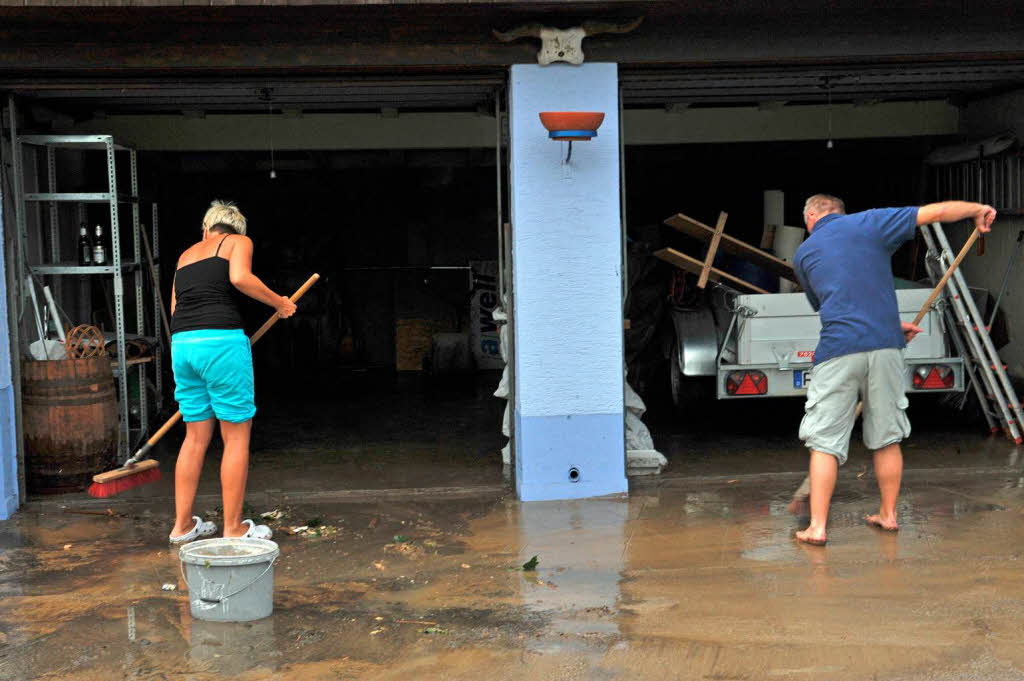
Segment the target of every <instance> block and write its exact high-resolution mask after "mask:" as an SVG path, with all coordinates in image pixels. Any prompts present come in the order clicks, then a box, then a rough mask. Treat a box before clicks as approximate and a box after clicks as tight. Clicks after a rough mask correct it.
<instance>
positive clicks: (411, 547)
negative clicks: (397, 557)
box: [384, 540, 425, 558]
mask: <svg viewBox="0 0 1024 681" xmlns="http://www.w3.org/2000/svg"><path fill="white" fill-rule="evenodd" d="M384 550H385V551H386V552H388V553H398V554H401V555H403V556H405V557H407V558H422V557H423V556H424V555H425V551H424V550H423V547H422V546H418V545H416V544H413V543H411V542H409V541H408V540H406V541H405V542H402V543H397V544H385V545H384Z"/></svg>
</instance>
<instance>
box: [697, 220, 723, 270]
mask: <svg viewBox="0 0 1024 681" xmlns="http://www.w3.org/2000/svg"><path fill="white" fill-rule="evenodd" d="M728 218H729V214H728V213H719V214H718V222H717V223H716V224H715V235H714V236H712V237H711V245H709V246H708V255H707V257H706V258H704V268H703V269H702V270H701V271H700V278H698V279H697V288H704V287H705V286H707V285H708V274H710V273H711V266H712V265H714V264H715V256H716V255H717V254H718V244H720V243H721V241H722V232H724V231H725V221H726V220H727V219H728Z"/></svg>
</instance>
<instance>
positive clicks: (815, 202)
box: [804, 194, 846, 215]
mask: <svg viewBox="0 0 1024 681" xmlns="http://www.w3.org/2000/svg"><path fill="white" fill-rule="evenodd" d="M808 208H813V209H814V210H816V211H818V212H819V213H825V214H828V213H839V214H840V215H846V204H845V203H843V200H842V199H841V198H839V197H838V196H832V195H831V194H815V195H814V196H812V197H811V198H809V199H807V202H806V203H805V204H804V212H807V209H808Z"/></svg>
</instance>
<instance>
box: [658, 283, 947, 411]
mask: <svg viewBox="0 0 1024 681" xmlns="http://www.w3.org/2000/svg"><path fill="white" fill-rule="evenodd" d="M929 293H931V290H930V289H926V288H922V289H898V290H897V291H896V300H897V303H898V305H899V309H900V318H901V319H902V320H903V321H907V322H910V321H913V319H914V317H915V316H916V314H917V312H918V311H919V310H920V309H921V307H922V306H923V305H924V303H925V301H926V300H927V298H928V295H929ZM705 300H706V304H705V305H703V306H699V307H696V308H690V309H679V308H677V309H675V310H673V311H672V320H673V324H674V327H675V334H676V338H675V343H674V347H673V352H672V354H671V356H670V370H671V372H672V384H673V385H672V388H673V397H674V399H676V403H677V404H680V403H681V402H683V401H685V400H686V399H687V398H688V397H690V396H692V395H693V393H694V391H692V390H689V389H687V386H686V384H687V383H688V382H691V384H692V379H697V381H703V382H704V383H705V384H706V382H707V381H708V380H710V378H713V379H714V383H715V390H714V392H715V396H716V397H717V398H718V399H747V398H764V397H794V396H801V395H804V394H806V392H807V386H808V384H809V382H810V380H811V371H810V370H811V367H812V366H813V363H814V350H815V347H816V346H817V344H818V336H819V334H820V332H821V320H820V318H819V316H818V313H817V312H815V311H814V310H813V309H812V308H811V306H810V303H809V302H808V301H807V298H806V296H804V294H803V293H765V294H741V293H738V292H737V291H735V290H733V289H731V288H729V287H727V286H724V285H722V284H714V285H712V286H710V287H709V288H708V295H707V297H706V299H705ZM920 326H921V328H922V332H921V333H920V334H919V335H918V336H917V337H916V338H915V339H914V340H913V341H912V342H911V343H910V344H909V345H908V346H907V350H906V356H905V366H904V383H905V385H906V391H907V392H908V393H938V392H954V391H955V392H961V391H963V390H964V385H965V384H964V366H963V360H962V359H961V358H960V357H959V356H957V355H956V354H955V352H952V351H951V349H950V347H949V343H948V339H947V334H946V329H945V321H944V319H943V316H942V313H941V311H940V310H938V309H937V308H935V307H933V308H932V309H931V310H929V311H928V314H927V315H925V317H924V319H923V320H922V322H921V324H920ZM700 377H704V378H703V379H701V378H700Z"/></svg>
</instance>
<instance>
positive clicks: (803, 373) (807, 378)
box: [793, 369, 811, 388]
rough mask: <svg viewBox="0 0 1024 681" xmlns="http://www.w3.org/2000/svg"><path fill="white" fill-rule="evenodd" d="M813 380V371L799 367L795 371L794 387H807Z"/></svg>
mask: <svg viewBox="0 0 1024 681" xmlns="http://www.w3.org/2000/svg"><path fill="white" fill-rule="evenodd" d="M810 382H811V372H810V371H807V370H804V369H797V370H795V371H794V372H793V387H794V388H806V387H807V384H808V383H810Z"/></svg>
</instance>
